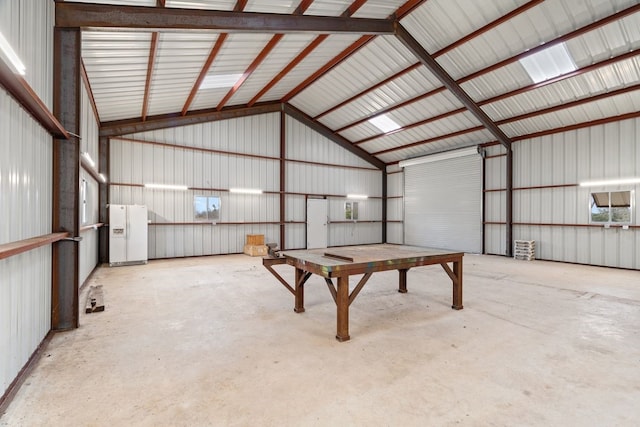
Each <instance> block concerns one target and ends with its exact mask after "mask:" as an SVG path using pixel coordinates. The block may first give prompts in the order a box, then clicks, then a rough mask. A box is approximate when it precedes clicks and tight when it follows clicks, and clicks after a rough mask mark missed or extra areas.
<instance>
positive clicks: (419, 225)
mask: <svg viewBox="0 0 640 427" xmlns="http://www.w3.org/2000/svg"><path fill="white" fill-rule="evenodd" d="M404 178H405V184H404V185H405V190H404V196H405V201H404V208H405V217H404V220H405V233H404V240H405V243H406V244H408V245H417V246H426V247H433V248H442V249H450V250H459V251H465V252H474V253H480V252H481V251H482V158H481V156H479V155H476V154H473V155H468V156H464V157H458V158H453V159H447V160H440V161H435V162H431V163H423V164H418V165H413V166H407V167H405V168H404Z"/></svg>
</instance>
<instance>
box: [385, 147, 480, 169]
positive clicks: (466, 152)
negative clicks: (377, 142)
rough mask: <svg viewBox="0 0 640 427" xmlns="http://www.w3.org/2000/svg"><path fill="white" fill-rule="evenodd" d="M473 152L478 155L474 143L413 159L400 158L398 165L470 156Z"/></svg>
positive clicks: (404, 166)
mask: <svg viewBox="0 0 640 427" xmlns="http://www.w3.org/2000/svg"><path fill="white" fill-rule="evenodd" d="M474 154H478V155H479V153H478V147H477V146H475V145H474V146H473V147H467V148H462V149H460V150H451V151H444V152H442V153H437V154H431V155H429V156H423V157H414V158H413V159H407V160H401V161H400V162H399V163H398V166H400V167H401V168H406V167H407V166H415V165H420V164H422V163H432V162H438V161H440V160H448V159H455V158H458V157H465V156H471V155H474Z"/></svg>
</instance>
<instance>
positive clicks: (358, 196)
mask: <svg viewBox="0 0 640 427" xmlns="http://www.w3.org/2000/svg"><path fill="white" fill-rule="evenodd" d="M368 198H369V196H367V195H366V194H347V199H356V200H366V199H368Z"/></svg>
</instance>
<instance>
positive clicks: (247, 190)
mask: <svg viewBox="0 0 640 427" xmlns="http://www.w3.org/2000/svg"><path fill="white" fill-rule="evenodd" d="M229 192H231V193H239V194H262V190H260V189H257V188H230V189H229Z"/></svg>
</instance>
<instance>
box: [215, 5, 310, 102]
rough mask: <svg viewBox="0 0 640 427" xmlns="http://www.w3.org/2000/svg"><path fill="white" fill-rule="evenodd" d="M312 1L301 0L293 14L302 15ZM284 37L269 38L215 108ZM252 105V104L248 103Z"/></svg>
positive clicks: (233, 91) (244, 80) (238, 86)
mask: <svg viewBox="0 0 640 427" xmlns="http://www.w3.org/2000/svg"><path fill="white" fill-rule="evenodd" d="M311 3H313V0H302V1H301V2H300V4H299V5H298V7H297V8H296V10H295V11H294V12H293V14H294V15H302V14H303V13H304V12H305V11H306V10H307V9H308V8H309V6H310V5H311ZM283 37H284V34H282V33H279V34H274V35H273V36H272V37H271V40H269V43H267V45H266V46H265V47H264V48H263V49H262V51H261V52H260V54H259V55H258V56H257V57H256V59H255V60H254V61H253V62H252V63H251V65H249V67H248V68H247V69H246V70H245V72H244V73H243V74H242V77H240V79H239V80H238V81H237V82H236V83H235V84H234V85H233V87H232V88H231V89H230V90H229V92H228V93H227V94H226V95H225V97H224V98H223V99H222V101H220V103H219V104H218V106H217V107H216V109H217V110H218V111H219V110H221V109H222V107H224V106H225V104H226V103H227V102H228V101H229V100H230V99H231V97H232V96H233V95H234V94H235V93H236V92H237V91H238V89H240V87H241V86H242V85H243V84H244V82H246V81H247V79H248V78H249V77H251V74H253V72H254V71H255V70H256V69H257V68H258V67H259V66H260V64H261V63H262V61H264V60H265V59H266V57H267V56H268V55H269V53H270V52H271V51H272V50H273V49H274V48H275V47H276V45H277V44H278V43H279V42H280V40H281V39H282V38H283ZM250 105H253V104H250Z"/></svg>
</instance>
